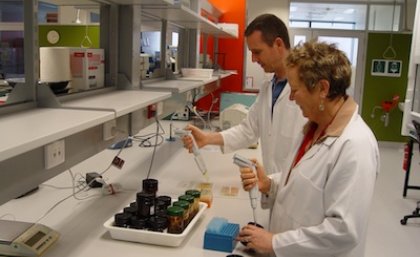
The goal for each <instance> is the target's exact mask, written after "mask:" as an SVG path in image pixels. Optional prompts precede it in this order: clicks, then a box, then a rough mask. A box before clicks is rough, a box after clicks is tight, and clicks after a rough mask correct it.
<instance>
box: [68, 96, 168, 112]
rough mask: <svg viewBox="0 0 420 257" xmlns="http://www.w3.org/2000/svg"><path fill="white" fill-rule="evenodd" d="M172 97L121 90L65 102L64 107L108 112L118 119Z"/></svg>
mask: <svg viewBox="0 0 420 257" xmlns="http://www.w3.org/2000/svg"><path fill="white" fill-rule="evenodd" d="M170 97H171V93H170V92H157V91H148V90H121V91H112V92H109V93H105V94H101V95H96V96H91V97H88V98H83V99H78V100H72V101H69V102H64V103H63V104H62V106H63V107H66V108H84V109H92V110H108V111H113V112H115V115H116V117H120V116H122V115H125V114H127V113H130V112H133V111H136V110H139V109H141V108H144V107H146V106H148V105H150V104H153V103H157V102H160V101H163V100H165V99H168V98H170Z"/></svg>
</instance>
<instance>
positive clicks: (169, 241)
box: [104, 202, 207, 247]
mask: <svg viewBox="0 0 420 257" xmlns="http://www.w3.org/2000/svg"><path fill="white" fill-rule="evenodd" d="M206 209H207V204H206V203H202V202H200V209H199V211H198V213H197V214H196V215H195V216H194V218H193V219H192V220H191V221H190V223H189V224H188V226H187V227H186V228H185V229H184V231H183V232H182V233H181V234H169V233H166V232H154V231H148V230H142V229H132V228H122V227H116V226H114V216H112V217H111V218H110V219H108V220H107V221H106V222H105V223H104V227H105V228H106V229H107V230H108V231H109V233H110V234H111V237H112V238H113V239H118V240H123V241H130V242H138V243H145V244H154V245H165V246H174V247H175V246H179V245H180V244H181V243H182V241H183V240H184V239H185V237H186V236H187V235H188V234H189V233H191V230H192V229H193V227H194V225H195V224H196V223H197V221H198V220H199V219H200V217H201V216H202V215H203V213H204V211H205V210H206Z"/></svg>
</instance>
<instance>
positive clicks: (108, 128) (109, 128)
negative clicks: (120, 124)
mask: <svg viewBox="0 0 420 257" xmlns="http://www.w3.org/2000/svg"><path fill="white" fill-rule="evenodd" d="M116 128H117V120H115V119H113V120H110V121H107V122H105V123H104V125H103V127H102V133H103V140H104V141H107V140H110V139H113V138H114V137H115V131H116Z"/></svg>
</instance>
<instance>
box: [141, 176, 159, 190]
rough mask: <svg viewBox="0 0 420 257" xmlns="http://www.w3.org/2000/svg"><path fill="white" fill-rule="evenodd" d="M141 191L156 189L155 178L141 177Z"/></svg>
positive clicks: (156, 182)
mask: <svg viewBox="0 0 420 257" xmlns="http://www.w3.org/2000/svg"><path fill="white" fill-rule="evenodd" d="M143 191H146V192H156V191H158V181H157V179H153V178H147V179H143Z"/></svg>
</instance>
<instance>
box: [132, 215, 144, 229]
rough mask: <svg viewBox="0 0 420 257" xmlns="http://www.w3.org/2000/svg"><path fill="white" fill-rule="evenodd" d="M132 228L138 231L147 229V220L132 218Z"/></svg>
mask: <svg viewBox="0 0 420 257" xmlns="http://www.w3.org/2000/svg"><path fill="white" fill-rule="evenodd" d="M130 223H131V224H130V227H132V228H136V229H143V228H145V227H146V219H144V218H139V217H136V216H132V217H131V219H130Z"/></svg>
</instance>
